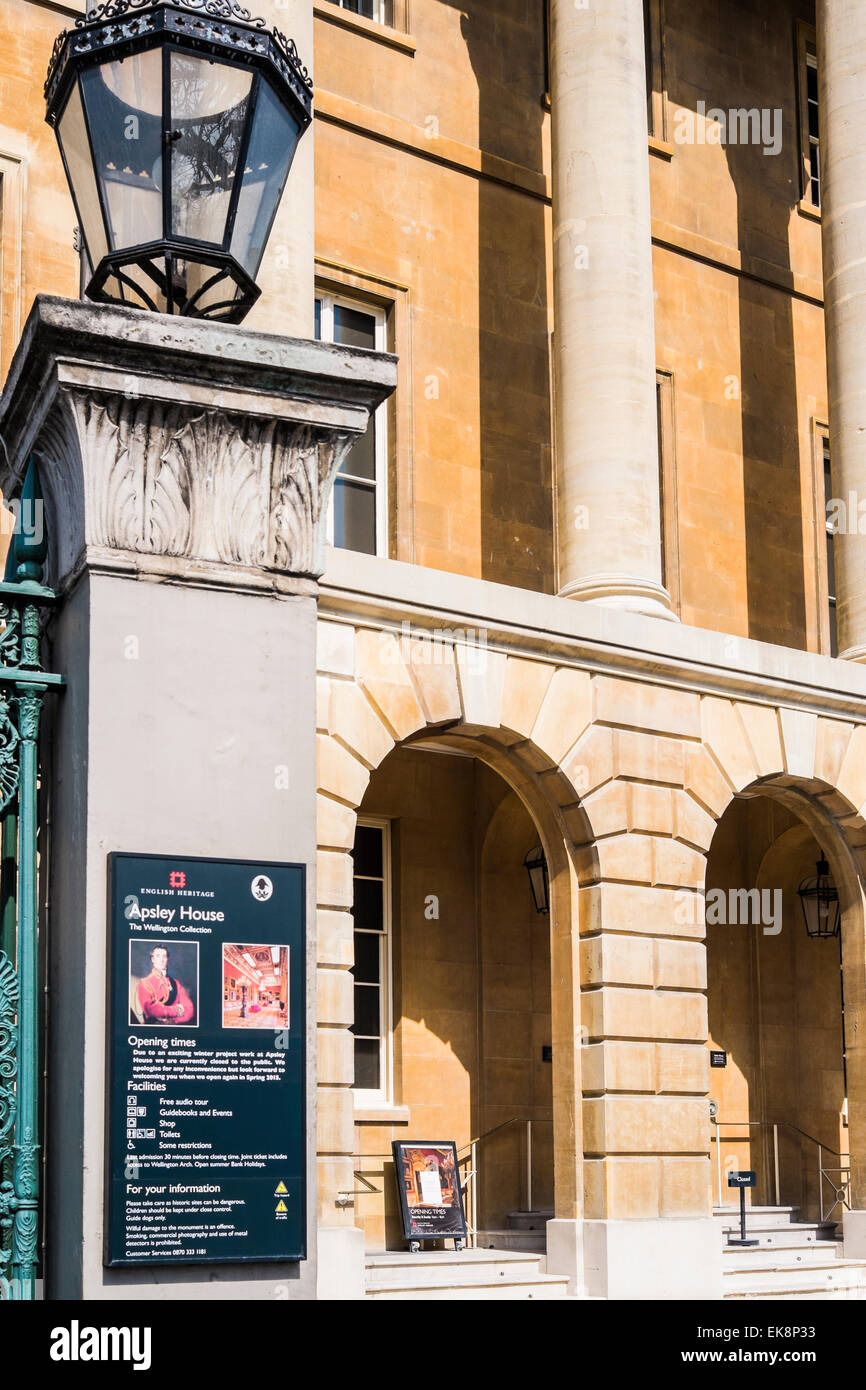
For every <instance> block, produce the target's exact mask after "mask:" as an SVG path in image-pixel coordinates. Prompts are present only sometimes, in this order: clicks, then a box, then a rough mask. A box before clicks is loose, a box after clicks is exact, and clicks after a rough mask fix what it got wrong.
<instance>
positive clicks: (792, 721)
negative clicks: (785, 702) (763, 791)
mask: <svg viewBox="0 0 866 1390" xmlns="http://www.w3.org/2000/svg"><path fill="white" fill-rule="evenodd" d="M779 721H780V723H781V726H782V739H783V742H784V745H785V768H786V770H787V772H788V774H789V776H791V777H805V778H806V779H807V780H809V781H811V780H812V778H813V777H814V776H815V746H816V742H817V738H818V716H817V714H810V713H809V711H808V710H802V709H788V708H786V707H784V706H783V707H782V708H781V709H780V710H779Z"/></svg>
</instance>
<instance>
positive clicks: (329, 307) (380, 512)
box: [314, 284, 389, 559]
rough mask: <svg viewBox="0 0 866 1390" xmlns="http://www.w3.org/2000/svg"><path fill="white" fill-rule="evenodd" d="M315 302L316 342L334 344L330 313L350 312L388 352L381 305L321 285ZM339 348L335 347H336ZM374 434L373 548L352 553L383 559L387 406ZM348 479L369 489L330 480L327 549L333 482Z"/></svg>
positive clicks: (386, 547)
mask: <svg viewBox="0 0 866 1390" xmlns="http://www.w3.org/2000/svg"><path fill="white" fill-rule="evenodd" d="M314 298H315V300H316V301H317V302H318V303H320V304H321V310H320V318H319V333H320V337H319V341H320V342H323V343H331V344H333V343H334V310H335V308H346V309H353V310H355V312H356V313H361V314H367V315H368V316H369V317H370V318H372V319H374V320H375V323H376V330H375V342H376V348H375V350H376V352H387V351H388V310H387V308H386V307H385V306H384V305H382V304H376V303H373V302H371V301H370V300H368V299H362V298H359V297H358V296H355V295H352V294H351V293H348V294H346V293H344V292H343V291H342V290H334V289H330V288H326V287H325V286H324V285H319V284H317V285H316V291H315V296H314ZM338 346H339V345H338ZM370 423H371V424H372V425H373V429H374V430H375V441H374V442H375V448H374V464H375V479H374V480H373V485H372V487H373V491H374V493H375V500H376V505H375V518H376V522H375V524H376V545H375V549H374V550H373V551H367V550H356V551H352V553H353V554H355V555H369V554H372V555H377V556H379V558H380V559H387V558H388V554H389V533H388V532H389V528H388V406H387V402H385V401H383V403H382V404H381V405H380V406H378V407H377V409H376V410H375V411H374V413H373V416H372V419H371V422H370ZM338 478H348V479H349V480H350V481H352V482H357V483H361V484H363V485H364V486H369V485H370V479H369V478H360V477H358V476H357V475H355V474H353V473H342V472H340V473H338V474H337V475H336V477H335V479H334V485H333V487H332V489H331V496H330V499H329V502H328V515H327V517H326V519H325V539H326V541H327V543H328V545H330V546H334V497H335V494H336V489H337V479H338ZM336 548H337V549H339V550H351V547H349V546H337V547H336Z"/></svg>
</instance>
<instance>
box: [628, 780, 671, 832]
mask: <svg viewBox="0 0 866 1390" xmlns="http://www.w3.org/2000/svg"><path fill="white" fill-rule="evenodd" d="M616 785H617V786H621V785H622V783H616ZM626 785H627V788H628V827H629V830H642V831H645V832H648V833H651V834H654V835H672V834H673V828H674V826H673V798H674V795H675V794H676V793H675V792H674V790H673V789H672V788H671V787H659V786H655V785H653V784H652V783H647V782H629V783H627V784H626Z"/></svg>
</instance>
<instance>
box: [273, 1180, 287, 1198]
mask: <svg viewBox="0 0 866 1390" xmlns="http://www.w3.org/2000/svg"><path fill="white" fill-rule="evenodd" d="M288 1190H289V1189H288V1188H287V1187H286V1184H285V1183H284V1182H278V1183H277V1187H276V1191H275V1192H274V1196H275V1197H279V1195H280V1193H281V1192H288Z"/></svg>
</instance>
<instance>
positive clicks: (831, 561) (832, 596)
mask: <svg viewBox="0 0 866 1390" xmlns="http://www.w3.org/2000/svg"><path fill="white" fill-rule="evenodd" d="M821 452H822V457H823V461H824V529H825V532H826V536H827V608H828V613H829V620H830V655H831V656H838V655H839V642H838V637H837V631H836V562H835V557H834V554H833V536H834V534H835V532H834V522H833V520H832V519H831V516H830V513H829V511H828V507H829V504H830V499H831V498H832V497H833V496H834V495H835V494H834V492H833V479H832V477H831V475H830V437H829V435H827V434H825V435H823V437H822V450H821Z"/></svg>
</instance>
